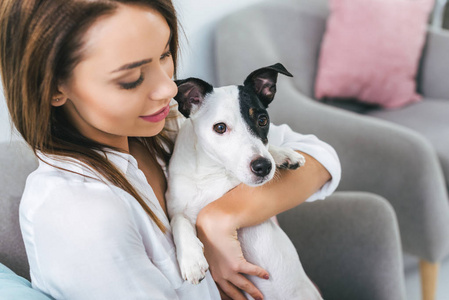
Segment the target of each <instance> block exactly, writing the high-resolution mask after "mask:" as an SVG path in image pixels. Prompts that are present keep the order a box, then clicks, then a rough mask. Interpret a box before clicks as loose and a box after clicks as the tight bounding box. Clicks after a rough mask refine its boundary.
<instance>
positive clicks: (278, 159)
mask: <svg viewBox="0 0 449 300" xmlns="http://www.w3.org/2000/svg"><path fill="white" fill-rule="evenodd" d="M268 151H270V154H271V156H273V159H274V162H275V163H276V167H278V168H281V169H290V170H294V169H297V168H299V167H302V166H303V165H304V164H305V163H306V159H305V158H304V156H302V155H301V154H299V153H298V152H296V151H294V150H293V149H291V148H287V147H278V146H274V145H271V144H269V145H268Z"/></svg>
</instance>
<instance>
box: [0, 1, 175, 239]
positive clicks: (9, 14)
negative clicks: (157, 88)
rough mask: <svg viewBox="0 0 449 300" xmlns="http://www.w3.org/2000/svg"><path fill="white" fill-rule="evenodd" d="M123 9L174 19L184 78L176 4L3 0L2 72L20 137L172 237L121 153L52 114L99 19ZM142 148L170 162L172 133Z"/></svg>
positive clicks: (147, 141)
mask: <svg viewBox="0 0 449 300" xmlns="http://www.w3.org/2000/svg"><path fill="white" fill-rule="evenodd" d="M117 3H124V4H138V5H145V6H147V7H151V8H152V9H154V10H156V11H158V12H159V13H160V14H161V15H162V16H163V17H164V18H165V19H166V21H167V23H168V25H169V27H170V30H171V35H172V38H171V42H170V50H171V53H172V57H173V60H174V64H175V74H176V58H177V50H178V24H177V18H176V13H175V10H174V7H173V4H172V3H171V1H170V0H129V1H127V0H97V1H95V0H43V1H37V0H2V1H1V3H0V60H1V63H0V69H1V76H2V80H3V87H4V92H5V97H6V101H7V105H8V109H9V113H10V115H11V119H12V121H13V123H14V125H15V127H16V129H17V130H18V131H19V133H20V134H21V135H22V137H23V138H24V139H25V141H26V142H27V143H28V144H29V145H30V146H31V148H32V150H33V151H34V153H35V154H36V153H37V151H40V152H42V153H44V154H52V155H58V156H61V157H72V158H75V159H77V160H79V161H81V162H82V163H84V164H86V165H87V166H88V167H90V168H91V169H93V170H96V171H97V172H98V173H99V174H101V175H102V176H103V177H104V178H106V180H107V181H109V182H110V183H112V184H113V185H115V186H117V187H119V188H121V189H123V190H125V191H126V192H128V193H129V194H131V195H132V196H133V197H134V198H135V199H136V200H137V201H138V202H139V203H140V205H141V206H142V207H143V209H144V210H145V211H146V212H147V214H148V215H149V216H150V217H151V218H152V219H153V220H154V221H155V222H156V224H157V225H158V226H159V228H160V229H161V230H162V231H165V228H164V226H163V224H162V222H161V221H160V220H159V219H158V218H157V216H156V215H155V214H154V213H153V211H152V210H151V209H150V207H148V205H147V204H146V203H145V201H144V200H143V198H142V196H141V195H139V193H138V192H137V191H136V189H135V188H134V187H133V186H132V185H131V184H130V183H129V182H128V180H127V179H126V178H125V176H124V174H122V173H121V172H120V171H119V170H118V169H117V168H116V167H115V166H114V165H113V164H112V163H110V162H109V161H108V160H107V158H106V157H105V155H104V154H105V153H106V152H107V151H109V150H111V149H112V150H116V151H119V150H118V149H114V148H111V147H108V146H106V145H103V144H99V143H97V142H95V141H93V140H91V139H88V138H86V137H85V136H83V135H81V134H80V133H79V132H78V131H77V130H76V129H75V128H74V127H73V126H72V125H71V124H70V123H69V122H68V121H67V118H66V117H65V115H64V113H63V110H62V108H57V107H53V106H51V100H52V98H53V96H54V95H55V94H56V92H57V89H58V84H59V83H61V82H63V81H64V80H66V79H68V78H69V76H70V75H71V73H72V71H73V69H74V68H75V66H76V65H77V64H78V63H79V62H80V61H81V59H82V53H81V52H82V51H81V48H82V46H83V45H82V38H83V35H84V34H85V32H86V31H87V30H88V29H89V27H90V26H91V25H92V24H93V23H94V22H95V21H96V20H97V19H98V18H99V17H101V16H107V15H110V14H113V13H114V11H115V10H116V9H117V7H118V5H117ZM138 141H139V142H140V143H142V144H143V145H144V146H145V147H146V148H147V149H148V151H149V152H150V153H152V154H153V155H156V156H158V157H160V158H161V159H163V160H164V161H165V162H168V159H169V157H170V149H171V147H172V145H171V143H170V141H169V139H168V138H167V137H166V135H165V134H164V132H162V133H160V134H159V135H157V136H155V137H146V138H138Z"/></svg>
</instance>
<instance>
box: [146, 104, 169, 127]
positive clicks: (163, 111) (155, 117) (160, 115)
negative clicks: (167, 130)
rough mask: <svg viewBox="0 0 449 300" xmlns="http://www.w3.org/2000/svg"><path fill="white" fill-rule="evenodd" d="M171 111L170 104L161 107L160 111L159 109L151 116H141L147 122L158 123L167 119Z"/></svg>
mask: <svg viewBox="0 0 449 300" xmlns="http://www.w3.org/2000/svg"><path fill="white" fill-rule="evenodd" d="M169 112H170V105H167V106H166V107H164V108H163V109H161V110H160V111H158V112H157V113H155V114H152V115H149V116H140V117H139V118H141V119H143V120H145V121H147V122H152V123H157V122H160V121H162V120H163V119H165V118H166V117H167V116H168V113H169Z"/></svg>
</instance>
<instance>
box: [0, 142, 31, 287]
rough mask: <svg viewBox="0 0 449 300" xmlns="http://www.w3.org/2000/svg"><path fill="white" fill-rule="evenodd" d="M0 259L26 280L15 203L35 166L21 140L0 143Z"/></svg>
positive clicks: (27, 269) (25, 259)
mask: <svg viewBox="0 0 449 300" xmlns="http://www.w3.org/2000/svg"><path fill="white" fill-rule="evenodd" d="M0 154H1V155H0V170H1V172H0V262H2V263H4V264H6V265H7V266H8V267H9V268H11V269H12V270H13V271H14V272H15V273H17V274H18V275H20V276H23V277H25V278H27V279H29V266H28V261H27V257H26V253H25V246H24V243H23V240H22V235H21V232H20V227H19V203H20V199H21V197H22V192H23V189H24V187H25V181H26V178H27V177H28V174H30V173H31V172H32V171H33V170H34V169H36V167H37V160H36V157H35V156H34V154H33V152H32V151H31V150H30V149H29V148H28V147H27V146H26V145H25V143H24V142H19V141H16V142H9V141H7V142H4V143H0Z"/></svg>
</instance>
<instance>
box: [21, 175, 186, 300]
mask: <svg viewBox="0 0 449 300" xmlns="http://www.w3.org/2000/svg"><path fill="white" fill-rule="evenodd" d="M83 184H84V185H86V184H91V185H92V186H89V187H86V186H79V185H83ZM55 185H56V187H53V188H52V189H51V190H50V191H47V193H46V194H45V197H46V200H45V202H43V204H42V205H41V206H40V207H39V208H38V209H36V210H35V211H34V212H33V215H32V216H24V217H25V218H27V217H28V218H30V219H32V226H31V225H27V222H23V223H24V227H25V228H24V230H25V235H26V234H27V233H26V232H27V230H32V231H33V232H32V234H33V235H34V243H35V245H34V249H33V252H32V253H29V254H30V255H33V256H36V259H34V260H33V261H36V262H38V266H36V267H37V268H38V271H39V272H40V274H41V276H39V280H41V281H42V282H39V286H44V287H45V290H46V291H47V292H49V294H50V295H51V296H53V297H55V298H56V299H83V300H86V299H130V300H132V299H178V296H177V295H176V292H175V290H174V288H173V287H172V286H171V284H170V282H169V280H168V279H167V278H166V277H165V276H164V275H163V274H162V273H161V271H160V270H159V269H158V268H157V267H156V266H155V265H154V264H153V263H152V261H151V260H150V258H149V256H148V255H147V253H146V250H145V247H144V244H143V242H142V236H141V235H140V233H139V230H138V226H137V225H136V223H135V221H134V220H133V217H132V213H131V211H130V209H129V207H128V205H129V204H127V203H126V202H124V201H123V200H121V199H120V198H119V197H118V196H116V195H115V194H114V193H113V192H112V191H111V190H110V189H109V187H108V186H107V185H104V184H97V183H92V182H90V183H67V182H63V183H62V184H58V181H56V182H55ZM32 277H33V276H32Z"/></svg>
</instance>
